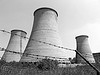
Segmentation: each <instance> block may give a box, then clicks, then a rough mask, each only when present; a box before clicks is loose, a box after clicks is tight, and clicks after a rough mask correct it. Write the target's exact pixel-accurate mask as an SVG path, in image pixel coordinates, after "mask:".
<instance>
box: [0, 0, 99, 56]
mask: <svg viewBox="0 0 100 75" xmlns="http://www.w3.org/2000/svg"><path fill="white" fill-rule="evenodd" d="M40 7H50V8H53V9H55V10H56V11H57V12H58V14H59V16H58V26H59V32H60V35H61V38H62V42H63V45H64V47H67V48H71V49H76V40H75V37H76V36H78V35H88V36H89V45H90V48H91V50H92V52H100V1H99V0H0V29H5V30H7V31H9V32H10V31H11V30H12V29H21V30H24V31H26V32H27V34H28V35H27V37H29V36H30V32H31V29H32V26H33V20H34V16H33V12H34V11H35V10H36V9H37V8H40ZM9 38H10V35H9V34H7V33H3V32H0V46H1V47H4V48H6V46H7V44H8V41H9ZM68 56H69V57H71V56H75V53H74V52H70V51H69V53H68Z"/></svg>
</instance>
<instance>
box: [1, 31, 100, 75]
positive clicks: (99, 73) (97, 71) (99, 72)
mask: <svg viewBox="0 0 100 75" xmlns="http://www.w3.org/2000/svg"><path fill="white" fill-rule="evenodd" d="M0 31H2V32H5V33H9V34H11V33H10V32H8V31H5V30H0ZM15 35H16V36H20V35H18V34H15ZM20 37H23V36H20ZM24 38H26V39H29V38H28V37H24ZM32 41H36V42H39V43H43V44H48V45H51V46H54V47H57V48H61V49H65V50H70V51H75V52H76V53H77V54H78V55H80V57H82V58H83V59H84V60H85V61H86V62H87V63H88V64H89V65H90V66H91V67H92V68H93V69H94V70H95V71H96V73H97V74H96V75H100V71H99V69H97V68H96V67H95V66H94V65H93V64H91V63H89V62H88V61H87V60H86V59H85V57H84V56H83V55H82V54H81V53H80V52H78V51H77V50H74V49H69V48H65V47H62V46H57V45H54V44H51V43H47V42H44V41H40V40H35V39H32ZM0 50H1V51H7V52H12V53H17V54H21V55H24V54H23V53H20V52H15V51H10V50H6V49H4V48H1V47H0ZM25 55H26V56H28V55H31V57H32V58H37V59H41V57H42V58H48V59H52V58H53V59H55V60H57V61H59V60H61V59H62V60H68V59H67V58H59V57H52V56H43V55H35V54H25ZM63 75H64V74H63Z"/></svg>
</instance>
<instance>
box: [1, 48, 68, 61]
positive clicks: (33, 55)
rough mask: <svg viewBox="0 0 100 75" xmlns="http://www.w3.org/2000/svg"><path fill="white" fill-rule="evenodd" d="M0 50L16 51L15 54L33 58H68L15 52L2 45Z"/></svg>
mask: <svg viewBox="0 0 100 75" xmlns="http://www.w3.org/2000/svg"><path fill="white" fill-rule="evenodd" d="M0 51H6V52H10V53H14V54H20V55H24V56H26V57H31V58H38V59H43V58H47V59H51V58H52V59H55V60H61V59H63V60H67V61H68V59H67V58H60V57H52V56H43V55H36V54H28V53H21V52H15V51H11V50H7V49H4V48H2V47H0Z"/></svg>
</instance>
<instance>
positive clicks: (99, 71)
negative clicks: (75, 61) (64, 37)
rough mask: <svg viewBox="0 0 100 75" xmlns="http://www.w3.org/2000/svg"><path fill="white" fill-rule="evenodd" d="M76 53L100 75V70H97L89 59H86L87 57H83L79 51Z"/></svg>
mask: <svg viewBox="0 0 100 75" xmlns="http://www.w3.org/2000/svg"><path fill="white" fill-rule="evenodd" d="M75 52H76V53H77V54H78V55H79V56H80V57H82V58H83V59H84V60H85V61H86V62H87V63H88V64H89V65H90V66H91V67H92V68H93V69H94V70H95V71H96V72H97V75H100V70H99V69H97V68H96V67H95V66H94V65H92V64H91V63H90V62H89V61H87V59H85V57H83V56H82V54H81V53H80V52H79V51H77V50H75Z"/></svg>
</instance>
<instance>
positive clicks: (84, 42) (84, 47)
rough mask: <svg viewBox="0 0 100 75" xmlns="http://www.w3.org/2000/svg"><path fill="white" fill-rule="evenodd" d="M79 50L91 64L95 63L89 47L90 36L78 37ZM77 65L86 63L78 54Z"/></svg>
mask: <svg viewBox="0 0 100 75" xmlns="http://www.w3.org/2000/svg"><path fill="white" fill-rule="evenodd" d="M76 43H77V50H78V51H79V52H80V53H81V54H82V55H83V56H84V57H85V58H86V59H87V60H88V61H89V62H90V63H95V60H94V57H93V54H92V52H91V49H90V47H89V43H88V36H87V35H80V36H77V37H76ZM76 63H86V62H85V61H84V59H82V58H81V57H80V56H79V55H78V54H76Z"/></svg>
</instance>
